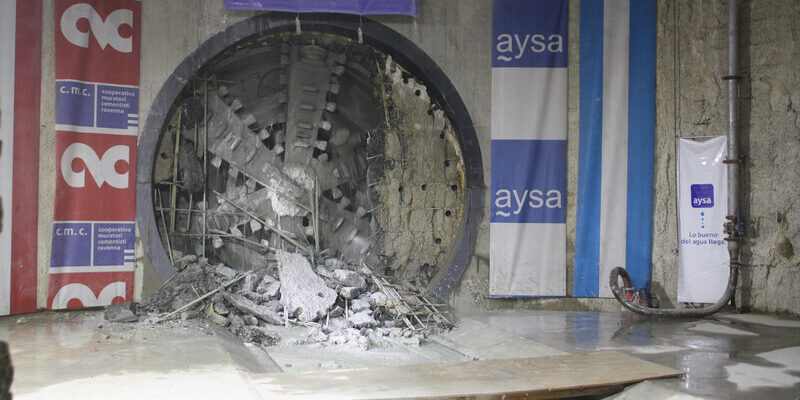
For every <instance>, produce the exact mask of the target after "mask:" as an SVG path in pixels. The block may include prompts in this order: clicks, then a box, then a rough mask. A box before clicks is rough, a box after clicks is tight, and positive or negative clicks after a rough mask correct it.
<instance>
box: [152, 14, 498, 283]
mask: <svg viewBox="0 0 800 400" xmlns="http://www.w3.org/2000/svg"><path fill="white" fill-rule="evenodd" d="M287 22H291V25H288V24H287ZM354 22H355V21H353V18H351V17H349V16H333V15H324V16H308V18H306V19H304V24H303V27H304V29H303V33H300V34H296V33H294V31H293V28H294V21H293V20H288V19H285V18H284V17H281V16H275V15H272V14H266V15H262V16H258V17H254V18H252V19H250V20H248V21H244V22H242V23H240V24H237V25H234V26H233V27H231V28H230V29H229V30H228V31H226V32H225V33H223V34H220V35H217V36H215V37H214V38H212V39H211V40H209V41H208V42H206V43H205V44H204V45H203V46H201V48H200V49H198V51H196V52H195V53H194V54H193V55H192V56H190V57H189V58H187V60H185V61H184V63H182V65H181V66H180V67H179V68H178V70H176V72H175V73H174V74H173V76H172V78H171V79H170V81H169V82H168V83H167V84H166V85H165V86H164V88H162V90H161V92H160V93H159V96H158V98H157V101H156V102H154V105H153V109H151V112H150V114H149V116H148V121H147V124H146V126H145V129H144V132H143V134H142V139H141V140H140V155H141V158H140V159H141V160H142V161H141V162H140V168H139V176H140V178H139V180H138V182H140V185H139V186H138V187H137V193H139V192H143V193H139V205H138V207H139V211H143V212H141V213H140V212H137V219H139V223H140V231H141V236H142V239H143V241H144V242H148V243H145V248H146V250H149V255H150V258H151V261H152V262H153V265H154V267H155V269H156V271H157V273H158V274H159V277H160V278H161V279H162V281H163V280H164V279H166V278H168V277H169V275H171V274H172V271H171V267H172V263H173V262H174V261H175V260H176V259H177V258H179V257H180V256H181V255H183V254H196V255H204V256H205V257H207V258H208V259H209V261H211V262H222V263H224V264H225V265H228V266H231V267H233V268H237V269H246V268H252V267H255V266H258V264H259V263H262V262H264V261H268V260H270V259H271V257H272V254H273V253H274V251H275V250H277V249H285V250H290V251H295V252H299V253H301V254H304V255H305V256H307V257H309V259H311V260H313V259H315V258H318V259H322V258H330V257H336V258H341V259H344V260H346V261H348V262H356V263H361V262H363V263H364V264H366V265H368V266H369V267H371V268H372V269H373V270H374V271H376V272H379V273H381V274H386V275H391V276H394V277H396V278H399V279H401V280H402V281H404V282H407V283H408V284H410V285H411V286H414V287H415V288H417V289H421V290H425V289H426V288H427V289H428V292H431V290H432V289H435V288H436V287H440V289H439V293H440V294H441V293H443V292H442V290H443V291H444V292H449V289H450V288H452V284H453V283H454V282H453V281H454V280H453V275H454V274H455V275H460V271H458V270H459V269H461V270H462V271H463V267H464V266H465V264H466V263H465V262H462V261H463V258H464V257H463V255H462V256H461V257H460V258H459V257H458V255H460V254H463V252H464V251H468V252H469V253H467V254H471V252H472V246H474V237H475V230H476V229H477V221H479V218H477V219H476V218H475V217H476V215H478V216H479V214H480V209H481V207H480V206H476V204H475V203H476V198H478V199H480V200H478V201H482V194H481V195H480V196H476V193H475V192H476V191H482V187H483V178H482V167H481V166H480V150H479V149H478V148H477V141H476V140H475V132H474V129H473V128H472V124H471V121H470V119H469V115H468V114H467V113H466V109H465V108H464V107H463V103H462V102H461V101H460V98H458V97H457V93H456V92H455V90H454V89H453V88H452V85H451V84H450V82H449V80H447V78H446V77H445V76H444V74H441V71H440V70H439V69H438V67H436V65H435V63H433V61H432V60H430V59H429V58H428V57H427V56H425V55H424V53H423V52H421V50H419V49H418V48H416V46H414V45H413V44H411V43H410V42H408V41H407V40H405V39H404V38H402V36H400V35H398V34H397V33H396V32H394V31H391V30H390V29H388V28H386V27H384V26H383V25H380V24H377V23H374V22H368V24H369V26H366V27H365V32H372V34H371V35H370V34H368V35H365V40H364V43H358V42H357V41H356V40H355V37H356V36H355V35H354V34H349V33H350V32H351V30H355V29H357V28H356V27H357V26H358V25H357V24H356V23H354ZM350 24H352V25H350ZM290 28H291V29H290ZM411 50H414V51H411ZM187 72H190V73H187ZM183 76H189V77H190V78H188V79H183V78H182V79H179V81H180V82H179V83H181V84H180V85H177V84H175V82H173V78H180V77H183ZM432 77H433V78H434V79H433V80H432ZM442 86H444V87H446V89H445V91H442ZM454 94H455V98H456V99H457V101H455V100H453V98H454V97H453V95H454ZM454 105H455V106H456V108H457V109H459V111H460V112H456V110H455V109H454V107H453V106H454ZM442 139H445V140H442ZM465 139H466V140H465ZM142 147H147V148H146V149H143V148H142ZM148 152H149V153H150V154H151V155H152V157H148ZM476 155H477V160H476V157H475V156H476ZM145 160H152V163H149V165H146V164H145V163H146V161H145ZM476 163H477V165H476ZM143 164H145V166H146V167H148V168H142V165H143ZM476 170H477V171H479V172H481V174H480V175H479V176H477V177H476V176H475V175H476V174H475V171H476ZM142 175H144V176H142ZM142 178H144V179H142ZM144 182H148V183H149V184H144ZM404 188H405V189H406V190H404ZM142 200H144V201H145V203H144V204H143V203H142ZM148 203H149V204H148ZM148 205H149V206H150V207H147V206H148ZM143 220H144V223H143ZM467 257H468V256H467ZM460 259H462V260H460ZM165 264H166V265H165ZM459 264H461V265H459ZM454 266H455V269H454ZM442 282H444V284H443V283H442ZM434 297H441V296H434Z"/></svg>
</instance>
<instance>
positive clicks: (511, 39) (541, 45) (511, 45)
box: [495, 33, 564, 62]
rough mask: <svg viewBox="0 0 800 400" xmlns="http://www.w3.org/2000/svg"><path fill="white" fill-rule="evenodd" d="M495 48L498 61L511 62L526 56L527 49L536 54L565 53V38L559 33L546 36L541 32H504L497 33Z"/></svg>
mask: <svg viewBox="0 0 800 400" xmlns="http://www.w3.org/2000/svg"><path fill="white" fill-rule="evenodd" d="M495 49H496V50H497V60H498V61H505V62H510V61H511V60H512V59H514V60H519V59H521V58H522V57H523V56H525V54H526V53H525V52H526V51H527V50H530V51H531V52H533V53H534V54H540V53H543V52H549V53H563V52H564V38H563V37H562V36H561V35H559V34H552V35H546V36H545V35H543V34H541V33H534V34H528V33H525V34H516V33H514V34H509V33H503V34H500V35H497V41H496V45H495Z"/></svg>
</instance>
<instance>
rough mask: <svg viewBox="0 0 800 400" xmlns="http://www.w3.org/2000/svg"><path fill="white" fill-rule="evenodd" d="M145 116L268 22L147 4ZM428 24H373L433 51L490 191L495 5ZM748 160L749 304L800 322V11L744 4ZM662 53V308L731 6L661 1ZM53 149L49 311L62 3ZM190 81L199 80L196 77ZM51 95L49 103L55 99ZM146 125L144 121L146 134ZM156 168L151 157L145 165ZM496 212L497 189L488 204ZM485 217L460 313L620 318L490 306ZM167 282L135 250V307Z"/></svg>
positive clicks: (423, 15)
mask: <svg viewBox="0 0 800 400" xmlns="http://www.w3.org/2000/svg"><path fill="white" fill-rule="evenodd" d="M142 3H143V4H142V11H143V13H142V45H141V78H140V84H141V89H140V103H139V115H140V122H141V124H143V123H144V120H145V119H146V118H147V115H148V112H149V110H150V106H151V103H152V101H153V99H154V97H155V96H156V94H157V93H158V91H159V90H160V89H161V86H162V85H163V84H164V82H165V81H166V80H167V78H168V77H169V75H170V74H171V73H172V72H173V71H174V69H175V67H176V66H178V65H179V64H180V63H181V61H182V60H183V59H184V58H185V57H186V56H188V55H189V54H190V53H191V52H192V51H193V50H195V49H196V48H197V47H198V46H200V45H201V44H202V43H203V42H204V41H206V40H207V39H208V38H210V37H211V36H213V35H215V34H217V33H219V32H221V31H223V30H225V29H226V28H227V27H228V26H230V25H232V24H234V23H236V22H239V21H242V20H244V19H247V18H249V17H251V16H253V15H256V14H257V12H251V11H234V10H224V9H223V8H222V2H221V1H220V0H170V1H155V0H143V1H142ZM579 5H580V2H579V1H578V0H570V10H569V19H570V24H569V37H570V42H569V65H568V73H569V89H568V96H569V97H568V105H569V111H568V165H567V180H568V192H567V238H566V240H567V253H568V254H567V282H566V285H567V293H568V294H569V293H571V291H572V269H573V265H572V264H573V259H574V238H575V206H576V204H575V200H576V197H577V169H578V166H577V155H578V135H579V132H578V119H579V110H578V95H579V91H578V90H579V87H578V71H579V64H578V61H579V56H580V55H579V54H578V49H579V46H578V43H579V42H578V41H579V30H578V26H579ZM419 7H420V11H419V17H418V18H417V19H416V20H412V19H410V18H407V17H399V16H381V17H375V18H374V19H375V20H377V21H379V22H381V23H384V24H386V25H387V26H389V27H391V28H392V29H395V30H397V31H398V32H400V33H401V34H403V35H404V36H405V37H407V38H408V39H410V40H411V41H413V42H414V43H415V44H416V45H417V46H419V47H420V48H421V49H422V50H424V51H425V52H426V53H427V54H428V55H429V56H430V57H431V58H432V59H433V60H434V61H435V62H436V63H437V64H438V65H439V67H441V68H442V70H443V71H444V72H445V73H446V74H447V76H448V77H449V78H450V80H451V81H452V83H453V85H454V86H455V87H456V89H457V90H458V92H459V93H460V95H461V98H462V99H463V101H464V103H465V104H466V106H467V108H468V110H469V112H470V116H471V118H472V120H473V122H474V124H475V129H476V131H477V133H478V139H479V142H480V146H481V149H482V155H483V165H484V177H485V180H486V184H487V188H488V185H490V184H491V182H490V179H489V178H490V176H491V174H490V166H491V159H490V157H491V153H490V151H489V150H490V140H491V132H490V122H491V62H490V60H491V45H492V44H491V43H492V41H491V29H492V26H491V21H492V19H491V14H492V3H491V2H490V1H488V0H459V1H447V2H445V1H433V0H420V1H419ZM741 7H742V9H741V28H742V32H741V50H740V52H741V60H740V69H741V73H742V75H743V77H744V80H743V84H742V86H741V92H740V97H741V108H742V110H741V111H742V114H741V124H742V135H743V137H742V140H741V142H742V149H741V152H742V154H743V155H744V156H745V157H746V164H745V168H744V171H743V182H744V196H743V199H744V204H743V213H744V218H745V235H746V240H745V244H744V249H743V257H742V261H743V264H744V266H743V267H742V270H741V277H740V280H739V289H738V290H737V293H736V299H737V306H742V307H745V308H752V309H754V310H759V311H769V312H789V313H793V314H800V290H798V289H799V288H800V256H798V255H797V254H796V253H797V251H795V250H794V245H795V244H796V243H797V242H798V239H800V224H798V221H800V204H795V201H796V198H797V194H798V190H797V188H798V186H800V173H799V172H798V159H800V120H799V119H798V113H797V104H800V77H799V76H798V75H800V74H798V69H797V65H798V64H800V55H799V54H798V48H797V43H798V41H800V27H798V26H797V24H796V23H795V21H797V20H798V19H800V3H798V2H787V1H781V0H771V1H760V2H755V1H744V2H743V3H742V5H741ZM657 18H658V26H657V36H658V39H657V49H656V58H657V59H656V68H657V72H656V75H657V76H656V176H655V184H656V187H655V189H654V190H655V213H654V228H653V229H654V232H653V233H654V243H653V245H654V246H653V274H652V279H653V292H654V294H655V295H657V296H658V297H659V299H660V300H661V304H662V307H670V306H674V305H675V304H676V300H675V297H676V292H677V238H676V233H675V232H676V216H675V195H674V193H675V162H674V160H675V140H676V137H678V136H704V135H719V134H724V133H725V129H726V121H727V115H726V99H725V91H724V81H722V80H721V79H720V77H721V76H723V75H724V74H725V71H726V50H725V49H726V36H725V32H726V3H725V2H724V1H717V0H715V1H702V2H696V1H688V0H682V1H675V2H672V1H661V2H659V3H658V17H657ZM43 38H44V39H43V46H42V47H43V55H42V59H43V61H42V104H41V123H42V126H41V132H40V135H41V147H40V165H39V176H40V181H39V193H40V199H39V249H38V271H39V293H38V305H39V307H44V306H45V301H46V300H45V299H46V285H47V272H48V267H49V265H50V242H51V233H52V223H53V200H54V189H53V188H54V187H55V178H56V177H55V174H54V168H53V165H54V163H55V160H54V154H55V151H54V136H55V132H54V126H53V124H54V96H53V95H52V93H53V90H54V86H55V84H54V55H53V48H54V46H53V40H52V38H53V4H52V2H47V1H45V4H44V12H43ZM187 78H188V77H187ZM48 94H50V95H48ZM141 124H140V125H141ZM140 162H149V160H140ZM488 204H489V191H488V190H487V191H486V201H485V207H488ZM488 215H489V214H488V212H485V213H484V219H483V221H482V222H481V224H480V227H479V231H478V239H477V243H476V251H475V253H474V254H473V255H472V258H471V262H470V264H469V266H468V267H467V270H466V272H465V273H464V276H463V277H462V279H461V281H460V282H459V283H458V284H457V285H456V287H455V289H454V290H453V293H452V294H451V296H450V303H451V304H452V305H454V306H456V307H458V308H459V309H467V310H470V309H472V310H479V309H502V308H528V309H565V310H618V309H619V308H620V306H619V305H618V304H617V303H616V301H615V300H613V299H571V298H564V299H529V300H498V299H488V288H489V282H488V277H489V270H488V268H489V265H488V259H489V217H488ZM158 286H159V281H158V279H157V278H156V277H155V274H154V272H153V270H152V266H151V265H149V263H148V260H147V259H146V257H144V255H143V253H142V249H141V246H137V262H136V282H135V297H136V298H137V300H138V299H140V298H141V297H142V296H146V295H148V294H149V293H151V292H152V291H154V290H155V289H156V288H157V287H158Z"/></svg>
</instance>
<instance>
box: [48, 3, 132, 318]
mask: <svg viewBox="0 0 800 400" xmlns="http://www.w3.org/2000/svg"><path fill="white" fill-rule="evenodd" d="M140 19H141V2H140V1H135V0H102V1H101V0H56V3H55V27H56V29H55V56H56V86H55V102H56V115H55V118H56V121H55V124H56V125H55V126H56V199H55V210H54V222H53V239H52V254H51V260H50V285H49V288H48V297H47V299H48V300H47V305H48V308H51V309H59V308H79V307H94V306H102V305H108V304H111V303H119V302H123V301H132V300H133V270H134V263H133V261H134V231H135V223H134V220H135V198H136V185H135V184H134V179H135V176H136V173H135V170H136V138H137V135H138V121H139V116H138V114H137V113H138V109H139V87H138V85H139V38H140V36H141V35H140V32H141V28H140Z"/></svg>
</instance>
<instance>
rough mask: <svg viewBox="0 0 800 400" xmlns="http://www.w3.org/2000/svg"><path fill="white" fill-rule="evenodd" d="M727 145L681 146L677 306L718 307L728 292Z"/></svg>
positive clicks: (683, 142)
mask: <svg viewBox="0 0 800 400" xmlns="http://www.w3.org/2000/svg"><path fill="white" fill-rule="evenodd" d="M727 148H728V140H727V138H726V137H724V136H720V137H716V138H714V139H711V140H707V141H704V142H697V141H694V140H692V139H680V141H679V142H678V194H677V196H678V232H679V241H680V243H679V247H678V249H679V250H678V251H679V253H678V301H680V302H688V303H716V302H717V300H719V299H720V298H721V297H722V294H723V293H724V292H725V288H726V287H727V286H728V274H730V268H729V267H728V263H729V261H730V258H729V256H728V244H727V242H725V239H724V238H725V233H724V229H723V224H724V223H725V216H726V215H728V168H727V166H726V165H725V164H724V163H723V161H724V160H725V156H726V154H727Z"/></svg>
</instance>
